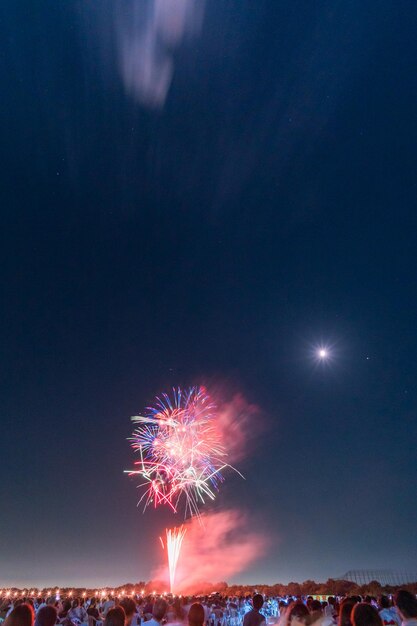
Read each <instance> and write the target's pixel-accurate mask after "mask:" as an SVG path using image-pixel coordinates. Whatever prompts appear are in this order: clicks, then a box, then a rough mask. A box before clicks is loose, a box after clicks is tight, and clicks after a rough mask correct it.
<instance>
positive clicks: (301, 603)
mask: <svg viewBox="0 0 417 626" xmlns="http://www.w3.org/2000/svg"><path fill="white" fill-rule="evenodd" d="M0 621H2V622H3V626H56V625H59V626H165V625H167V626H187V625H188V626H268V625H270V624H277V625H278V626H311V625H312V624H317V625H318V626H417V598H416V596H415V594H414V593H411V592H410V591H407V590H405V589H402V590H399V591H397V593H396V594H395V596H393V597H390V596H388V595H383V596H380V597H379V598H374V597H371V596H365V597H360V596H347V597H335V596H330V597H328V598H327V599H326V601H323V600H319V599H318V598H317V597H313V596H308V597H298V598H296V597H271V596H269V597H268V596H267V597H264V596H262V595H261V594H258V593H257V594H255V595H254V596H251V597H249V596H246V597H243V596H241V597H238V596H235V597H230V596H221V595H219V594H213V595H211V596H204V597H198V598H196V597H181V596H179V597H175V596H155V595H153V596H148V597H142V596H133V597H123V598H121V599H120V598H117V597H112V596H108V597H104V598H100V599H97V598H94V597H92V598H85V597H83V598H75V599H72V598H58V597H56V596H54V597H50V598H41V597H40V598H19V599H12V600H11V599H10V598H3V599H2V600H1V604H0Z"/></svg>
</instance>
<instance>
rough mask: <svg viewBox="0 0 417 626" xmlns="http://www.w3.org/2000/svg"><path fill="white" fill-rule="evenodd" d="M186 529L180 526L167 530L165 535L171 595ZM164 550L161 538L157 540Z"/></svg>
mask: <svg viewBox="0 0 417 626" xmlns="http://www.w3.org/2000/svg"><path fill="white" fill-rule="evenodd" d="M186 530H187V529H186V528H184V526H180V527H179V528H167V530H166V531H165V533H166V549H167V553H168V568H169V586H170V591H171V593H173V592H174V588H175V587H174V585H175V573H176V570H177V564H178V559H179V556H180V552H181V546H182V542H183V539H184V535H185V533H186ZM159 539H160V540H161V543H162V547H163V548H164V547H165V546H164V542H163V540H162V537H160V538H159Z"/></svg>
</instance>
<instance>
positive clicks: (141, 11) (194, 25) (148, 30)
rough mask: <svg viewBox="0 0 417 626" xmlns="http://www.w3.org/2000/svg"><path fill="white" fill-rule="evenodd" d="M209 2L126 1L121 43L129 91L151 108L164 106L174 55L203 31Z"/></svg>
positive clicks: (119, 30) (121, 13) (121, 7)
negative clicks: (175, 51) (177, 49)
mask: <svg viewBox="0 0 417 626" xmlns="http://www.w3.org/2000/svg"><path fill="white" fill-rule="evenodd" d="M204 3H205V0H148V1H147V2H145V1H144V0H131V2H126V0H123V3H122V4H119V10H118V24H117V40H118V51H119V64H120V72H121V75H122V78H123V81H124V84H125V88H126V91H127V92H128V93H129V94H131V95H132V96H133V97H134V98H135V99H136V100H137V101H138V102H141V103H142V104H145V105H147V106H150V107H162V106H163V105H164V102H165V99H166V96H167V93H168V90H169V87H170V84H171V81H172V76H173V73H174V61H173V53H174V50H175V48H177V47H178V46H179V45H180V44H181V42H182V41H183V40H184V39H186V38H189V37H193V36H195V35H196V34H198V32H199V31H200V28H201V24H202V21H203V15H204Z"/></svg>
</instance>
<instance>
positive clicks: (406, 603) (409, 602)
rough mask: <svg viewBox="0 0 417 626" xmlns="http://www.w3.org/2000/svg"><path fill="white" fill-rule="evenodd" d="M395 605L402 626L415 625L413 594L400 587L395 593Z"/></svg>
mask: <svg viewBox="0 0 417 626" xmlns="http://www.w3.org/2000/svg"><path fill="white" fill-rule="evenodd" d="M395 606H396V607H397V609H398V611H399V613H400V617H401V619H402V623H403V626H417V599H416V597H415V595H413V594H412V593H410V592H409V591H406V590H405V589H400V591H397V593H396V594H395Z"/></svg>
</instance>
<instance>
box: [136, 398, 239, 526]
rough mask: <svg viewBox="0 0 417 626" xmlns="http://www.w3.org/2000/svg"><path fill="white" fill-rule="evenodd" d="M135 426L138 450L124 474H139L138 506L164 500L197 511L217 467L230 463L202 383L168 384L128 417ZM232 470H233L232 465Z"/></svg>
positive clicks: (213, 486)
mask: <svg viewBox="0 0 417 626" xmlns="http://www.w3.org/2000/svg"><path fill="white" fill-rule="evenodd" d="M132 421H133V422H134V423H135V424H136V428H135V430H134V432H133V435H132V437H131V441H132V447H133V448H134V450H135V451H136V452H137V453H138V454H139V457H140V458H139V460H137V461H136V462H135V469H134V470H131V471H128V473H129V474H130V475H135V474H136V475H139V476H140V477H141V478H142V482H141V483H140V484H139V485H138V487H139V488H141V489H142V488H143V494H142V496H141V498H140V500H139V504H141V503H144V509H146V508H147V507H148V506H150V505H152V504H153V506H155V507H157V506H158V505H161V504H166V505H168V506H170V507H171V509H172V510H173V511H174V512H177V510H178V508H179V505H180V504H181V503H184V517H187V515H188V514H189V515H190V516H192V515H197V516H198V515H199V507H200V505H202V504H204V503H205V501H206V500H207V499H210V500H214V498H215V494H216V492H217V491H218V489H219V485H220V484H221V483H222V482H223V480H224V478H223V474H222V472H223V470H225V469H226V468H231V469H235V468H232V466H231V465H229V464H228V463H227V460H226V459H227V453H226V450H225V449H224V447H223V445H222V442H221V437H220V435H219V433H218V431H217V429H216V406H215V405H214V404H213V403H212V401H211V399H210V396H209V395H208V394H207V392H206V390H205V389H204V388H203V387H191V388H190V389H188V390H185V391H184V390H181V389H180V388H178V389H174V390H173V394H172V396H171V397H170V396H169V395H168V394H162V396H161V397H157V398H156V403H155V406H154V407H148V408H147V409H146V413H145V415H143V416H135V417H132ZM235 471H237V470H235Z"/></svg>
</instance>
